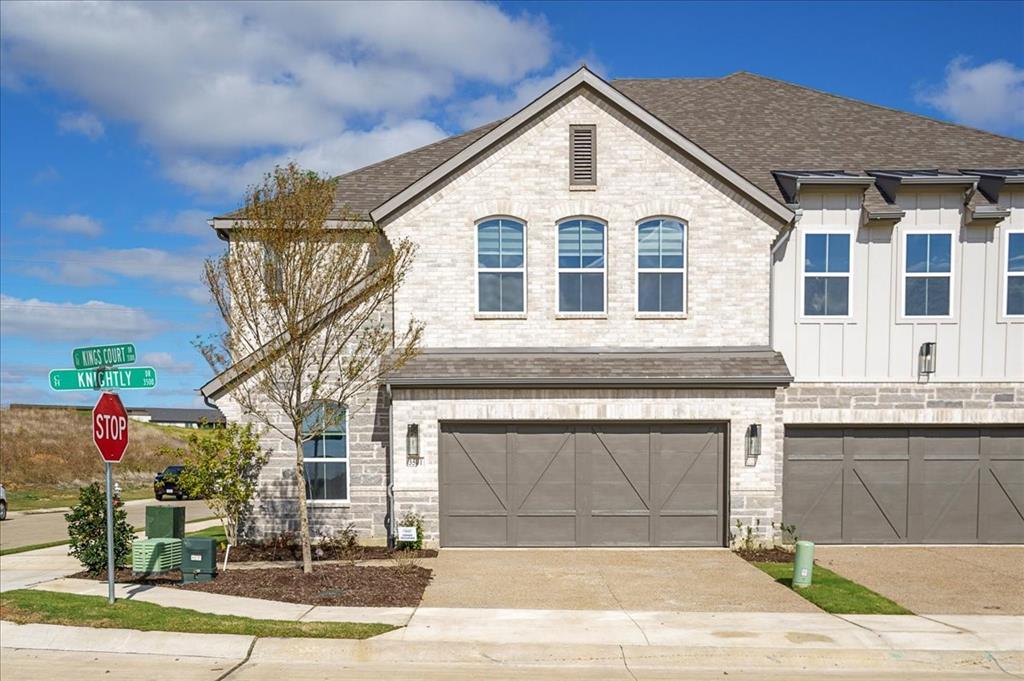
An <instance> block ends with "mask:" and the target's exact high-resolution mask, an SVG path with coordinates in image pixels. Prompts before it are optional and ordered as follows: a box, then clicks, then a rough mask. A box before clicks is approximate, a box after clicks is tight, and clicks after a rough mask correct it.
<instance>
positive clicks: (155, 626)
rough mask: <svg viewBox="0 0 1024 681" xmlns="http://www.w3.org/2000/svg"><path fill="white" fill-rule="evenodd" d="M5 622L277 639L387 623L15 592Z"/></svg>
mask: <svg viewBox="0 0 1024 681" xmlns="http://www.w3.org/2000/svg"><path fill="white" fill-rule="evenodd" d="M0 610H2V611H3V614H4V615H3V616H4V619H5V620H8V621H10V622H17V623H19V624H30V623H32V624H64V625H69V626H85V627H98V628H103V629H138V630H141V631H176V632H188V633H197V634H243V635H247V636H259V637H277V638H355V639H364V638H370V637H371V636H377V635H378V634H384V633H387V632H389V631H392V630H393V629H397V627H394V626H391V625H390V624H362V623H353V622H283V621H277V620H257V619H252V618H249V617H235V616H232V615H211V614H209V613H204V612H196V611H195V610H186V609H184V608H165V607H162V606H159V605H155V604H153V603H142V602H139V601H129V600H119V601H117V602H116V603H114V604H113V605H109V604H108V603H107V599H106V598H104V597H102V596H78V595H75V594H64V593H54V592H50V591H34V590H31V589H18V590H15V591H7V592H5V593H3V594H0Z"/></svg>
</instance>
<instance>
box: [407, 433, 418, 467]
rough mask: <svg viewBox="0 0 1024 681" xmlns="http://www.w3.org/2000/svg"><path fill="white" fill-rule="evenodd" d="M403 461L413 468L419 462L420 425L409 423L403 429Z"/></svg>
mask: <svg viewBox="0 0 1024 681" xmlns="http://www.w3.org/2000/svg"><path fill="white" fill-rule="evenodd" d="M405 459H406V461H407V462H408V463H410V464H411V465H413V466H415V465H416V464H418V463H419V462H420V424H418V423H410V424H409V425H408V426H407V427H406V429H405Z"/></svg>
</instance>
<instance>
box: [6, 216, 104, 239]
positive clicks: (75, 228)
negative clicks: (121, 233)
mask: <svg viewBox="0 0 1024 681" xmlns="http://www.w3.org/2000/svg"><path fill="white" fill-rule="evenodd" d="M21 222H22V224H24V225H28V226H33V227H43V228H45V229H51V230H53V231H55V232H67V233H68V234H81V235H83V236H87V237H97V236H99V235H100V234H102V233H103V225H102V224H100V222H99V221H98V220H95V219H93V218H91V217H89V216H88V215H81V214H79V213H71V214H68V215H39V214H37V213H26V214H25V215H24V217H23V218H22V220H21Z"/></svg>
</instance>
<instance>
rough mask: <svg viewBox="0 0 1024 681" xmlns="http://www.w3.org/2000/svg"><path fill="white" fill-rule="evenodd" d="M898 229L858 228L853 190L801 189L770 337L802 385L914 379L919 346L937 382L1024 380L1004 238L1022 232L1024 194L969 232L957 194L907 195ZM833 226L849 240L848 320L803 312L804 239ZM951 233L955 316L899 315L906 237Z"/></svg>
mask: <svg viewBox="0 0 1024 681" xmlns="http://www.w3.org/2000/svg"><path fill="white" fill-rule="evenodd" d="M898 201H899V205H900V207H901V208H903V209H904V210H905V211H906V215H905V216H904V218H903V219H902V220H901V221H899V222H898V223H897V224H896V225H895V226H892V225H885V226H878V227H874V226H872V227H867V226H862V225H861V197H860V194H859V193H858V192H856V191H848V192H841V191H829V192H812V191H808V190H804V191H803V192H801V201H800V203H801V208H802V216H801V218H800V220H799V221H798V223H797V227H796V228H795V230H794V232H793V233H792V234H791V235H790V238H789V239H788V240H787V241H786V242H785V244H783V245H782V246H781V247H779V248H778V249H777V250H776V253H775V255H774V258H773V268H774V280H773V284H772V286H773V291H772V297H773V301H772V306H773V315H772V318H773V321H772V336H773V338H772V341H773V345H774V347H775V348H776V349H778V350H779V351H780V352H782V354H783V355H784V356H785V358H786V363H787V364H788V365H789V368H790V371H792V372H793V375H794V377H795V378H796V380H797V381H822V380H825V381H916V380H917V355H918V351H919V349H920V347H921V344H922V343H925V342H927V341H934V342H935V343H936V344H937V357H936V359H937V364H936V372H935V375H934V376H933V377H932V380H935V381H1005V380H1008V379H1009V380H1021V379H1024V319H1007V318H1006V317H1005V315H1004V314H1003V310H1004V295H1005V291H1004V288H1005V286H1006V282H1005V263H1004V262H1003V260H1004V259H1005V258H1006V251H1005V248H1006V233H1007V231H1010V230H1022V229H1024V192H1014V193H1013V194H1010V193H1004V194H1003V196H1002V197H1001V203H1002V204H1003V205H1004V206H1007V207H1010V209H1011V215H1010V217H1009V218H1006V219H1004V220H1003V221H1002V222H1000V223H998V224H996V225H995V226H993V224H992V222H989V223H987V224H985V223H976V224H973V225H968V226H964V218H963V213H964V210H965V209H964V207H963V199H962V194H961V193H960V192H951V191H940V190H934V189H932V190H920V191H912V192H901V193H900V194H899V196H898ZM821 230H835V231H845V232H848V233H849V234H850V235H851V237H852V239H851V242H852V244H853V246H852V255H851V264H850V269H851V283H850V288H851V291H852V294H851V301H850V312H851V314H850V316H849V317H848V318H841V319H838V318H837V319H828V318H814V317H806V316H804V315H803V290H802V289H803V276H802V274H803V273H802V269H803V268H802V262H803V257H804V255H803V249H804V235H805V234H806V233H808V232H814V231H821ZM929 230H936V231H942V230H946V231H950V232H952V233H953V235H954V238H953V288H952V296H951V316H950V318H949V319H944V320H933V319H929V320H921V321H918V320H911V319H907V318H905V317H903V315H902V308H901V306H902V304H903V295H902V286H903V282H902V267H901V265H902V259H903V257H904V255H903V243H904V235H905V234H906V233H908V232H914V231H929Z"/></svg>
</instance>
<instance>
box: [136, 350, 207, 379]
mask: <svg viewBox="0 0 1024 681" xmlns="http://www.w3.org/2000/svg"><path fill="white" fill-rule="evenodd" d="M139 364H140V365H142V366H151V367H153V368H154V369H160V370H162V371H166V372H167V373H170V374H189V373H192V372H193V371H195V368H196V365H195V364H193V363H192V362H188V361H184V362H179V361H178V360H176V359H174V355H172V354H171V353H169V352H144V353H142V357H141V358H140V361H139Z"/></svg>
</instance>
